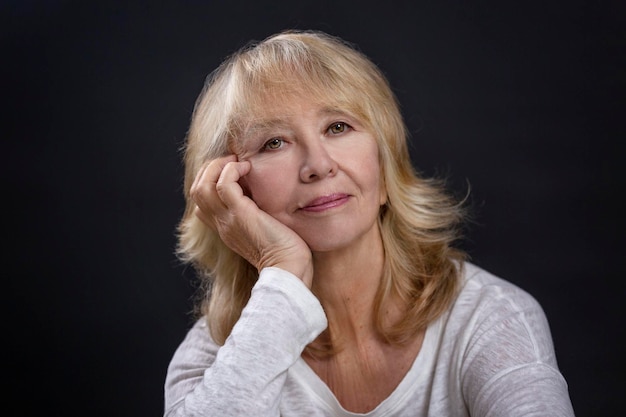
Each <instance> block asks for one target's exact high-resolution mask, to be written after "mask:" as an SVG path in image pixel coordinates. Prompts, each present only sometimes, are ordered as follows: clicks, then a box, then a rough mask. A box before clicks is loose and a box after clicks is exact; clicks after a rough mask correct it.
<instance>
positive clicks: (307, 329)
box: [164, 268, 327, 417]
mask: <svg viewBox="0 0 626 417" xmlns="http://www.w3.org/2000/svg"><path fill="white" fill-rule="evenodd" d="M326 326H327V321H326V316H325V314H324V311H323V309H322V306H321V304H320V303H319V301H318V300H317V298H316V297H315V296H314V295H313V294H312V293H311V292H310V291H309V289H308V288H306V286H305V285H304V284H303V283H302V281H300V280H299V279H298V278H297V277H295V276H294V275H292V274H290V273H288V272H286V271H284V270H281V269H278V268H265V269H263V270H262V271H261V273H260V275H259V279H258V281H257V283H256V284H255V286H254V288H253V290H252V294H251V296H250V300H249V302H248V304H247V305H246V307H245V308H244V310H243V312H242V314H241V317H240V319H239V321H238V322H237V323H236V324H235V326H234V328H233V330H232V332H231V334H230V336H229V337H228V339H227V340H226V342H225V343H224V345H223V346H218V345H216V343H215V342H213V340H212V339H211V336H210V334H209V332H208V329H207V327H206V324H205V323H204V319H201V320H200V321H198V322H197V323H196V324H195V325H194V327H193V328H192V329H191V330H190V331H189V332H188V334H187V336H186V337H185V339H184V340H183V342H182V343H181V344H180V346H179V347H178V349H177V350H176V352H175V353H174V356H173V358H172V360H171V362H170V364H169V366H168V370H167V375H166V379H165V387H164V388H165V413H164V415H165V416H166V417H174V416H205V417H208V416H220V417H226V416H252V415H254V416H259V417H264V416H273V417H275V416H278V415H279V403H280V399H281V393H282V390H283V386H284V383H285V380H286V378H287V371H288V370H289V368H290V367H291V366H292V365H293V364H294V363H295V362H296V361H297V360H298V358H299V357H300V354H301V353H302V351H303V350H304V348H305V346H306V345H307V344H309V343H310V342H312V341H313V340H314V339H315V338H316V337H317V336H318V335H319V334H320V333H321V332H322V331H323V330H324V329H325V328H326Z"/></svg>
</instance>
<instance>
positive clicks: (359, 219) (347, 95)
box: [165, 31, 573, 416]
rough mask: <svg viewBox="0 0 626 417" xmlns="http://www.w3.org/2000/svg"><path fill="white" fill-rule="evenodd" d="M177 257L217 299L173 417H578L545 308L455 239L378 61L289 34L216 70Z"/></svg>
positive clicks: (174, 366)
mask: <svg viewBox="0 0 626 417" xmlns="http://www.w3.org/2000/svg"><path fill="white" fill-rule="evenodd" d="M185 151H186V153H185V168H186V171H185V196H186V201H187V207H186V211H185V213H184V215H183V218H182V220H181V223H180V227H179V254H180V256H181V258H182V259H183V260H184V261H186V262H188V263H190V264H193V265H194V266H195V267H196V269H197V270H198V271H199V273H200V275H201V277H202V280H203V283H204V284H205V285H203V287H202V290H203V293H204V295H205V297H204V298H203V299H202V300H201V303H200V311H199V313H200V314H199V318H198V321H197V322H196V324H195V325H194V326H193V328H192V329H191V330H190V331H189V333H188V335H187V337H186V338H185V340H184V341H183V342H182V343H181V345H180V346H179V348H178V349H177V351H176V353H175V354H174V357H173V358H172V361H171V363H170V365H169V368H168V373H167V377H166V382H165V415H166V416H231V415H232V416H278V415H282V416H348V415H350V416H353V415H368V416H382V415H386V416H389V415H393V416H425V415H434V416H469V415H471V416H517V415H550V416H571V415H573V411H572V407H571V403H570V400H569V396H568V392H567V385H566V383H565V381H564V379H563V377H562V375H561V374H560V372H559V370H558V367H557V363H556V359H555V354H554V349H553V346H552V341H551V336H550V331H549V327H548V324H547V322H546V319H545V316H544V313H543V311H542V310H541V307H540V306H539V305H538V304H537V302H536V301H535V300H534V299H533V298H532V297H531V296H530V295H528V294H527V293H525V292H524V291H522V290H521V289H519V288H517V287H515V286H513V285H511V284H509V283H507V282H505V281H503V280H501V279H499V278H497V277H494V276H493V275H491V274H489V273H487V272H486V271H484V270H481V269H480V268H478V267H476V266H474V265H472V264H471V263H469V262H467V261H466V259H465V254H464V253H463V252H462V251H460V250H458V249H455V248H454V247H453V243H454V242H455V241H456V240H457V239H458V237H459V226H460V225H461V222H462V220H463V217H464V212H463V209H462V207H461V205H460V204H458V203H456V202H455V201H453V200H452V198H450V197H449V196H448V195H447V194H446V193H445V191H444V189H443V187H442V184H441V183H439V182H437V181H435V180H433V179H425V178H421V177H420V176H418V175H417V173H416V172H415V170H414V169H413V167H412V166H411V162H410V158H409V153H408V149H407V134H406V128H405V125H404V122H403V120H402V117H401V114H400V110H399V106H398V104H397V102H396V99H395V97H394V95H393V93H392V91H391V89H390V87H389V85H388V82H387V80H386V79H385V77H384V76H383V74H382V73H381V72H380V70H379V69H378V68H377V67H376V66H375V65H374V64H373V63H372V62H371V61H370V60H368V59H367V58H366V57H365V56H364V55H363V54H362V53H360V52H359V51H357V50H356V49H355V48H353V47H352V46H350V45H349V44H347V43H345V42H344V41H342V40H340V39H338V38H335V37H332V36H329V35H327V34H324V33H320V32H306V31H303V32H296V31H288V32H284V33H280V34H277V35H274V36H271V37H269V38H268V39H266V40H264V41H263V42H260V43H258V44H254V45H249V46H247V47H245V48H243V49H242V50H240V51H239V52H237V53H236V54H234V55H233V56H231V57H230V58H229V59H227V60H226V61H225V62H224V63H223V64H222V65H221V66H220V67H219V68H218V69H217V70H216V71H215V72H214V73H213V74H212V75H211V77H210V78H209V79H208V81H207V83H206V86H205V88H204V90H203V91H202V93H201V95H200V97H199V98H198V101H197V103H196V107H195V110H194V114H193V118H192V122H191V126H190V130H189V133H188V137H187V142H186V149H185Z"/></svg>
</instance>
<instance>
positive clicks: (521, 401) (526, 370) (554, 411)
mask: <svg viewBox="0 0 626 417" xmlns="http://www.w3.org/2000/svg"><path fill="white" fill-rule="evenodd" d="M499 290H500V291H499V292H496V293H495V296H494V291H490V298H491V299H490V300H489V301H487V302H484V303H483V304H482V307H483V308H481V309H480V311H476V314H475V316H474V318H475V319H476V320H475V321H474V323H473V325H474V326H470V328H471V334H470V336H468V337H467V339H468V343H467V345H466V346H467V349H466V351H465V352H464V355H463V356H464V360H463V363H464V366H463V370H462V379H461V381H462V385H463V390H464V396H465V398H466V401H467V406H468V409H469V411H470V415H472V416H485V417H500V416H507V417H513V416H526V417H529V416H548V415H549V416H553V417H557V416H558V417H573V416H574V411H573V409H572V405H571V401H570V399H569V394H568V388H567V384H566V382H565V379H564V378H563V375H562V374H561V373H560V371H559V369H558V366H557V362H556V356H555V353H554V347H553V344H552V337H551V335H550V329H549V325H548V321H547V319H546V316H545V314H544V312H543V310H542V308H541V306H540V305H539V303H538V302H537V301H536V300H535V299H534V298H533V297H532V296H530V295H529V294H528V293H525V292H524V291H522V290H520V289H519V288H516V287H514V286H512V285H507V286H503V287H500V288H499Z"/></svg>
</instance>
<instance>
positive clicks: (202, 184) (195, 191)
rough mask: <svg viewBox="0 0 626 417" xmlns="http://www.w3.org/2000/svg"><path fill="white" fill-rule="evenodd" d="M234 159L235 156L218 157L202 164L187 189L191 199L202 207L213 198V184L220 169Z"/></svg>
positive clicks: (220, 171)
mask: <svg viewBox="0 0 626 417" xmlns="http://www.w3.org/2000/svg"><path fill="white" fill-rule="evenodd" d="M234 160H235V156H232V155H231V156H228V157H224V158H218V159H214V160H212V161H210V162H209V163H207V164H204V165H203V167H202V168H201V169H200V170H199V171H198V173H197V174H196V178H195V179H194V182H193V184H192V185H191V188H190V190H189V194H190V196H191V198H192V200H193V201H194V202H195V203H196V204H197V205H199V206H200V208H203V206H206V205H207V204H208V202H210V201H211V200H213V199H215V198H216V196H215V195H214V194H215V192H216V190H215V186H216V184H217V180H218V179H219V177H220V175H221V173H222V170H223V169H224V167H225V166H226V165H227V164H228V163H229V162H232V161H234Z"/></svg>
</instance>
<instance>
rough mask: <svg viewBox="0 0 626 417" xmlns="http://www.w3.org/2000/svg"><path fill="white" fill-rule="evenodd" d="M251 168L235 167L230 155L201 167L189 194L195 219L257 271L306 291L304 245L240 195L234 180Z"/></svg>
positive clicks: (308, 260) (308, 261) (309, 275)
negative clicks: (275, 273) (272, 271)
mask: <svg viewBox="0 0 626 417" xmlns="http://www.w3.org/2000/svg"><path fill="white" fill-rule="evenodd" d="M250 167H251V166H250V162H248V161H243V162H238V161H237V157H236V156H234V155H230V156H226V157H222V158H218V159H214V160H213V161H211V162H209V163H208V164H206V165H204V166H203V167H202V168H201V169H200V171H199V172H198V175H197V176H196V178H195V180H194V182H193V184H192V186H191V189H190V196H191V198H192V199H193V201H194V202H195V203H196V206H197V207H196V212H195V214H196V215H197V216H198V218H200V220H202V221H203V222H204V223H205V224H207V225H208V226H209V227H211V228H212V229H214V230H216V231H217V233H218V234H219V235H220V237H221V239H222V240H223V241H224V243H225V244H226V245H227V246H228V247H229V248H231V249H232V250H233V251H235V252H237V253H238V254H239V255H241V256H242V257H243V258H245V259H246V260H247V261H248V262H250V263H251V264H252V265H254V266H255V267H256V268H257V270H259V271H260V270H261V269H263V268H265V267H278V268H281V269H284V270H286V271H289V272H291V273H292V274H294V275H296V276H297V277H300V279H301V280H302V281H303V282H304V283H305V284H306V285H307V286H308V287H309V288H311V282H312V279H313V261H312V254H311V250H310V249H309V247H308V245H307V244H306V243H305V242H304V240H302V238H301V237H300V236H298V235H297V234H296V233H295V232H294V231H293V230H291V229H290V228H288V227H287V226H285V225H284V224H282V223H280V222H279V221H278V220H276V219H275V218H273V217H272V216H270V215H269V214H267V213H265V212H264V211H262V210H261V209H259V207H258V206H257V205H256V204H255V202H254V201H252V199H250V198H249V197H247V196H246V195H245V194H244V190H243V188H242V187H241V185H240V183H239V181H240V180H241V179H242V178H243V177H244V176H245V175H246V174H248V172H250Z"/></svg>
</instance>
